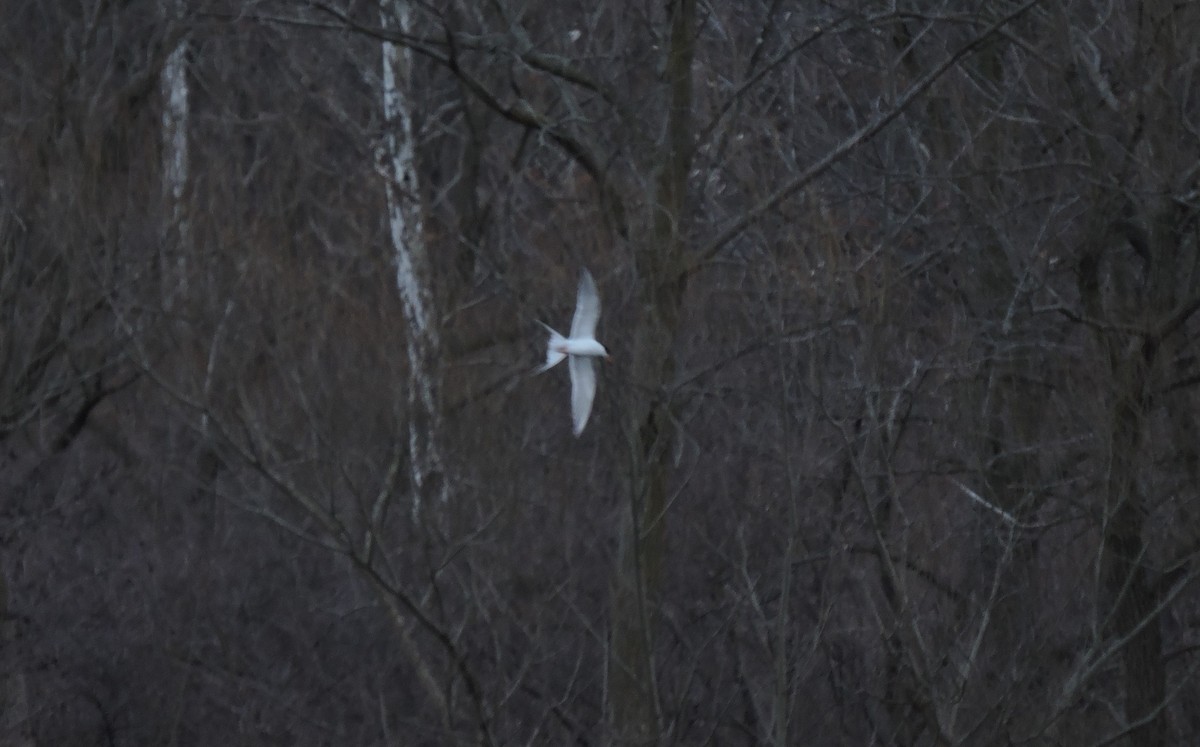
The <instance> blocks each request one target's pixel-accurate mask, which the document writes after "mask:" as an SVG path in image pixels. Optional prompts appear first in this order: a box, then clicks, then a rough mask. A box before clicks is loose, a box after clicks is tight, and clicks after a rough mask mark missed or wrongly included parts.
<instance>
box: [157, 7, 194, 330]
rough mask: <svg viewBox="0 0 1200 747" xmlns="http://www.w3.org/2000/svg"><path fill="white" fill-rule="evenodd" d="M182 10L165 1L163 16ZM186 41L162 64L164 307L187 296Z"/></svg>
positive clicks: (171, 21) (172, 17)
mask: <svg viewBox="0 0 1200 747" xmlns="http://www.w3.org/2000/svg"><path fill="white" fill-rule="evenodd" d="M182 11H183V8H182V4H181V2H180V0H165V1H164V6H163V16H164V17H165V18H166V19H167V23H168V25H171V24H174V23H176V22H178V19H179V16H180V15H181V13H182ZM187 46H188V42H187V38H186V37H183V36H181V37H179V40H178V41H177V42H176V43H175V48H174V49H172V50H171V54H170V55H168V56H167V59H166V62H165V63H164V65H163V71H162V78H161V94H162V100H163V115H162V173H163V200H164V203H165V205H166V215H167V216H168V223H167V225H166V226H165V230H164V234H165V240H164V242H163V248H162V250H161V254H160V257H161V262H162V266H161V268H160V270H161V272H162V283H163V304H164V306H166V307H167V308H171V307H172V306H173V305H174V302H175V300H176V299H178V298H180V297H181V296H183V295H185V294H186V293H187V284H188V276H187V270H188V268H187V253H186V247H187V245H188V235H189V225H188V216H187V210H186V207H185V205H184V190H185V189H186V187H187V182H188V178H189V175H190V174H189V159H188V117H189V115H190V109H189V103H188V82H187Z"/></svg>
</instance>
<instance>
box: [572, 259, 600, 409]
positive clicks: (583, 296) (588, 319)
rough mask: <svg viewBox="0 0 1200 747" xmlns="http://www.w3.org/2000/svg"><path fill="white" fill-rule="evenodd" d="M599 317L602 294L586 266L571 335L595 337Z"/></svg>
mask: <svg viewBox="0 0 1200 747" xmlns="http://www.w3.org/2000/svg"><path fill="white" fill-rule="evenodd" d="M599 318H600V294H599V293H597V292H596V281H595V280H592V273H590V272H588V271H587V269H586V268H585V269H584V271H583V275H581V276H580V278H579V297H578V298H577V299H576V301H575V318H574V319H572V320H571V337H572V338H575V339H578V338H583V339H592V338H594V337H595V336H596V320H597V319H599ZM589 401H590V400H589Z"/></svg>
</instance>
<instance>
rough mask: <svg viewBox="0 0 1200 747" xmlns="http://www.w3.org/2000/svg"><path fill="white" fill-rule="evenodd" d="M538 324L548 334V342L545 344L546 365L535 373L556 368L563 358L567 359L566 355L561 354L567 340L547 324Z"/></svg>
mask: <svg viewBox="0 0 1200 747" xmlns="http://www.w3.org/2000/svg"><path fill="white" fill-rule="evenodd" d="M538 324H541V325H542V326H543V327H545V328H546V331H547V332H549V333H550V341H549V342H548V343H547V344H546V365H544V366H542V367H541V368H539V369H538V370H537V371H535V373H541V372H543V371H549V370H550V369H552V368H554V367H555V366H557V365H558V364H559V363H560V362H561V361H562V359H563V358H566V357H567V354H566V353H564V352H562V347H563V344H564V343H566V341H567V338H565V337H563V336H562V335H560V334H559V333H557V332H555V331H554V330H553V329H551V328H550V325H548V324H544V323H542V322H538Z"/></svg>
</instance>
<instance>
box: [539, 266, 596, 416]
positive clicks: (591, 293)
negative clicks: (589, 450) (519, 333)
mask: <svg viewBox="0 0 1200 747" xmlns="http://www.w3.org/2000/svg"><path fill="white" fill-rule="evenodd" d="M599 318H600V295H599V294H598V293H596V281H594V280H592V274H591V273H590V272H588V271H587V270H586V269H585V270H584V271H583V275H582V276H581V277H580V278H579V298H578V299H577V300H576V301H575V318H573V319H572V320H571V336H570V337H563V336H562V335H560V334H559V333H557V332H555V331H554V330H553V329H551V328H550V326H549V325H547V324H545V323H542V322H538V323H539V324H541V325H542V326H543V327H545V328H546V330H547V331H548V332H550V344H549V345H547V347H546V365H544V366H542V367H541V368H539V369H538V370H537V373H542V372H543V371H549V370H550V369H551V368H554V367H555V366H556V365H558V363H559V361H561V360H562V359H563V358H567V357H570V361H569V362H568V364H567V365H568V366H569V367H570V369H571V418H572V419H573V420H574V422H575V435H576V436H578V435H579V434H580V433H583V427H584V426H585V425H587V421H588V415H590V414H591V412H592V399H593V398H595V396H596V363H595V361H594V360H592V359H593V358H608V351H607V350H605V349H604V346H603V345H601V344H600V343H599V342H597V341H596V320H597V319H599Z"/></svg>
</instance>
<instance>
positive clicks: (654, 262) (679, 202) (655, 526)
mask: <svg viewBox="0 0 1200 747" xmlns="http://www.w3.org/2000/svg"><path fill="white" fill-rule="evenodd" d="M670 13H671V41H670V49H669V51H668V58H667V65H666V82H667V86H668V107H669V108H668V112H667V131H666V137H665V138H664V140H663V150H662V151H661V153H660V154H659V161H658V164H659V165H658V180H657V194H656V196H655V197H656V199H655V201H654V205H653V209H654V219H653V230H652V232H651V241H650V242H649V243H647V244H644V245H642V246H640V247H638V249H637V254H636V257H635V263H636V268H637V273H638V280H639V283H640V285H639V291H640V292H639V295H638V302H639V305H640V311H641V313H642V314H644V318H643V320H642V323H641V325H640V327H639V329H638V334H637V336H636V339H635V341H634V352H633V380H634V382H636V383H635V386H634V388H635V389H637V390H638V392H639V393H637V394H634V395H632V396H633V397H635V398H636V403H635V406H634V407H631V408H630V409H629V411H630V412H631V413H632V418H631V421H630V425H629V427H628V433H627V437H628V438H629V439H630V443H631V451H632V454H631V457H632V460H633V465H634V469H633V471H632V478H631V480H630V485H629V506H628V513H626V514H625V516H624V518H623V520H622V522H621V525H620V529H619V531H620V544H619V550H618V553H619V557H618V561H617V562H618V565H617V569H616V576H615V580H614V584H613V587H614V588H613V603H612V605H613V607H612V616H613V617H612V625H613V631H612V650H611V652H610V659H609V683H610V687H611V699H612V702H611V708H612V724H613V730H614V734H615V737H616V740H617V742H619V743H623V744H654V743H656V742H657V741H658V739H659V736H660V734H659V732H660V728H659V714H660V704H659V698H658V690H657V685H656V680H655V672H654V628H655V620H656V617H657V614H656V605H657V600H658V595H659V592H660V590H661V588H662V567H663V553H664V552H665V543H666V531H665V530H666V516H665V514H666V508H667V477H668V474H667V472H668V471H667V458H668V455H669V454H670V453H671V451H672V444H673V442H674V439H675V437H676V436H675V433H674V430H673V425H672V422H673V418H672V416H671V402H670V400H669V399H668V394H667V386H668V385H669V384H670V382H671V380H672V378H673V377H674V374H675V359H674V352H673V347H674V346H673V340H674V338H675V334H676V331H677V330H678V327H679V311H680V307H681V305H682V302H683V292H684V289H685V284H686V280H685V279H684V274H683V272H682V265H683V262H682V259H683V248H684V237H683V234H682V231H681V228H680V227H681V224H682V222H683V221H684V220H685V219H686V215H687V212H686V205H687V174H688V167H689V164H690V162H691V154H692V116H693V113H692V61H693V58H694V56H695V35H696V19H695V15H696V4H695V0H676V2H674V3H672V5H671V9H670ZM646 393H648V394H646Z"/></svg>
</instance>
